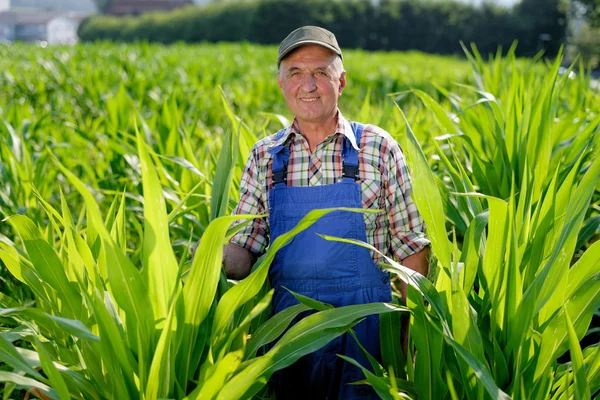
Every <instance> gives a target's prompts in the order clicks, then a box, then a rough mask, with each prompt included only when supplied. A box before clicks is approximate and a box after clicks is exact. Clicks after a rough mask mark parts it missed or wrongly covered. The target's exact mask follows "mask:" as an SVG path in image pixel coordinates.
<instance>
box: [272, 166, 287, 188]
mask: <svg viewBox="0 0 600 400" xmlns="http://www.w3.org/2000/svg"><path fill="white" fill-rule="evenodd" d="M286 181H287V168H286V169H282V170H281V171H275V172H273V184H274V185H276V184H278V183H282V182H284V183H285V182H286Z"/></svg>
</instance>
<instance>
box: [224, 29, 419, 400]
mask: <svg viewBox="0 0 600 400" xmlns="http://www.w3.org/2000/svg"><path fill="white" fill-rule="evenodd" d="M277 64H278V67H279V72H278V83H279V87H280V88H281V92H282V93H283V97H284V98H285V101H286V103H287V106H288V107H289V109H290V111H291V112H292V114H293V115H294V117H295V118H294V122H293V123H292V125H291V126H290V127H288V128H285V129H282V130H280V131H279V132H277V133H276V134H274V135H272V136H269V137H267V138H265V139H263V140H261V141H259V142H258V143H257V144H256V145H255V146H254V147H253V149H252V153H251V154H250V157H249V159H248V162H247V164H246V166H245V169H244V173H243V176H242V181H241V188H240V191H241V199H240V202H239V204H238V206H237V208H236V210H235V213H238V214H262V213H268V218H267V219H258V220H255V221H254V222H253V223H252V224H250V225H247V226H246V227H245V228H244V229H242V230H241V231H240V232H239V233H238V234H236V235H235V236H234V237H233V238H232V239H231V243H230V244H229V245H227V246H225V252H224V263H225V269H226V272H227V274H228V276H229V277H231V278H234V279H242V278H244V277H246V276H247V275H248V274H249V273H250V269H251V266H252V265H253V263H254V261H255V260H256V257H257V256H259V255H260V254H261V253H263V252H264V251H265V249H266V247H267V246H268V244H269V242H272V241H273V240H274V239H275V238H277V237H278V236H279V235H281V234H283V233H285V232H287V231H289V230H291V229H292V228H294V227H295V226H296V224H297V223H298V222H299V221H300V219H302V217H304V216H305V215H306V214H307V213H308V212H309V211H311V210H314V209H321V208H331V207H353V208H365V209H370V210H374V209H378V210H381V212H380V213H377V214H362V213H352V212H345V211H335V212H332V213H330V214H327V215H326V216H325V217H323V218H321V219H320V220H319V221H317V222H316V223H315V224H314V225H312V226H311V227H310V228H309V229H307V230H305V231H304V232H302V233H301V234H299V235H297V236H296V237H295V238H294V239H293V240H292V241H291V242H290V243H289V244H288V245H287V246H285V247H284V248H282V249H281V250H280V251H279V252H278V253H277V255H276V257H275V260H274V262H273V265H272V266H271V269H270V271H269V278H270V281H271V284H272V286H273V288H274V289H275V295H274V297H273V303H272V309H273V313H277V312H279V311H281V310H283V309H285V308H287V307H290V306H291V305H293V304H296V303H297V301H296V300H295V298H294V297H293V296H292V295H291V294H290V293H289V291H288V290H286V288H287V289H289V290H292V291H294V292H297V293H300V294H303V295H305V296H309V297H312V298H314V299H317V300H319V301H322V302H325V303H329V304H332V305H334V306H335V307H341V306H345V305H350V304H364V303H369V302H384V301H390V300H391V289H390V281H389V275H388V274H387V273H386V272H384V271H382V270H381V269H380V268H379V267H378V265H377V262H378V261H380V256H379V255H378V254H376V253H374V252H370V251H369V250H367V249H365V248H362V247H359V246H355V245H351V244H346V243H340V242H330V241H326V240H324V239H322V238H321V237H319V236H318V235H317V233H320V234H326V235H331V236H337V237H344V238H350V239H358V240H362V241H365V242H367V243H370V244H371V245H373V246H374V247H375V248H377V249H378V250H379V251H380V252H382V253H384V254H386V255H389V256H393V257H395V258H397V259H399V260H402V263H403V264H404V265H406V266H408V267H409V268H412V269H414V270H416V271H418V272H420V273H421V274H423V275H426V274H427V250H425V249H427V245H428V244H429V242H428V240H427V239H426V238H425V235H424V233H423V222H422V219H421V217H420V215H419V213H418V211H417V209H416V207H415V205H414V204H413V202H412V200H411V197H410V196H411V184H410V179H409V176H408V171H407V167H406V164H405V159H404V155H403V154H402V151H401V150H400V147H399V146H398V144H397V143H396V142H395V141H394V139H392V137H391V136H390V135H389V134H388V133H387V132H386V131H384V130H383V129H381V128H379V127H377V126H374V125H364V124H361V123H358V122H350V121H349V120H347V119H346V118H344V117H343V116H342V114H341V112H340V111H339V109H338V98H339V97H340V96H341V95H342V92H343V91H344V89H345V87H346V72H345V71H344V67H343V64H342V52H341V50H340V48H339V46H338V43H337V40H336V38H335V36H334V35H333V34H332V33H331V32H329V31H327V30H325V29H322V28H319V27H315V26H305V27H302V28H299V29H296V30H295V31H293V32H292V33H290V34H289V36H288V37H286V38H285V39H284V40H283V41H282V42H281V45H280V47H279V55H278V58H277ZM354 330H355V331H356V334H357V336H358V338H359V340H360V342H361V344H362V345H363V346H364V347H365V348H366V349H367V350H368V351H369V352H370V353H371V354H372V355H373V356H374V357H375V358H377V359H380V346H379V320H378V317H377V316H369V317H368V318H367V319H366V320H365V321H363V322H361V323H360V324H358V325H357V326H355V327H354ZM337 354H345V355H348V356H349V357H352V358H355V359H357V360H359V362H362V363H363V364H364V365H368V363H367V362H366V360H365V359H364V357H363V356H362V354H361V353H360V351H359V349H358V347H357V344H356V343H355V341H354V340H353V339H352V338H351V337H350V336H349V335H344V336H342V337H340V338H338V339H337V340H334V341H333V342H331V343H329V344H328V345H327V346H325V348H323V349H321V350H319V351H317V352H315V353H313V354H310V355H308V356H305V357H303V358H302V359H300V360H299V361H298V362H297V363H296V364H294V365H292V366H291V367H289V368H287V369H285V370H283V371H279V372H278V373H276V374H275V375H274V376H273V379H272V383H273V387H274V390H275V393H276V395H277V396H278V398H283V399H291V398H299V399H324V398H327V399H337V398H340V399H353V398H377V396H376V395H375V392H374V391H373V390H372V389H371V388H370V387H369V386H366V385H348V383H351V382H355V381H358V380H361V379H364V376H363V375H362V373H361V372H360V370H359V369H358V368H356V367H354V366H352V365H350V364H349V363H346V362H345V361H344V360H342V359H341V358H339V357H337Z"/></svg>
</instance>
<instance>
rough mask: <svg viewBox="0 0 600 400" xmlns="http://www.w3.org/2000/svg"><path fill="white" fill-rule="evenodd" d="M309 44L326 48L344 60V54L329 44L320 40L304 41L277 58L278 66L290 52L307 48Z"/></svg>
mask: <svg viewBox="0 0 600 400" xmlns="http://www.w3.org/2000/svg"><path fill="white" fill-rule="evenodd" d="M307 44H316V45H318V46H321V47H325V48H326V49H329V50H331V51H332V52H333V53H334V54H336V55H338V56H340V58H342V52H341V51H340V50H338V49H336V48H335V47H333V46H330V45H329V44H327V43H323V42H321V41H318V40H303V41H301V42H298V43H294V44H293V45H292V46H290V47H288V48H287V49H285V50H284V51H283V53H281V54H280V55H279V57H277V65H279V64H280V63H281V60H283V59H284V58H285V56H287V55H288V54H290V52H292V51H293V50H296V49H297V48H298V47H301V46H305V45H307ZM342 59H343V58H342Z"/></svg>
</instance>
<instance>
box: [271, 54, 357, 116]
mask: <svg viewBox="0 0 600 400" xmlns="http://www.w3.org/2000/svg"><path fill="white" fill-rule="evenodd" d="M336 57H337V56H336V55H335V54H333V53H332V52H330V51H329V50H327V49H326V48H324V47H321V46H317V45H306V46H302V47H300V48H298V49H296V50H294V51H293V52H292V53H291V54H290V55H288V56H287V57H286V58H284V59H283V60H282V61H281V66H280V69H279V77H278V83H279V87H280V88H281V91H282V93H283V97H284V98H285V102H286V103H287V105H288V107H289V109H290V111H291V112H292V114H294V116H295V117H296V119H298V121H299V122H308V123H326V122H327V121H328V120H329V119H330V118H332V117H334V116H335V114H336V112H337V102H338V97H339V96H340V95H341V94H342V90H343V89H344V87H345V86H346V73H345V72H342V71H337V70H336V68H335V64H334V61H335V59H336ZM338 65H341V64H338Z"/></svg>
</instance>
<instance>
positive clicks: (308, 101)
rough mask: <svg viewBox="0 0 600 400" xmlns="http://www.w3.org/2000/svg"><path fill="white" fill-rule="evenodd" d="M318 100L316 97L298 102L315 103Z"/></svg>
mask: <svg viewBox="0 0 600 400" xmlns="http://www.w3.org/2000/svg"><path fill="white" fill-rule="evenodd" d="M318 99H319V98H318V97H307V98H304V99H300V100H301V101H303V102H305V103H312V102H313V101H317V100H318Z"/></svg>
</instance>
